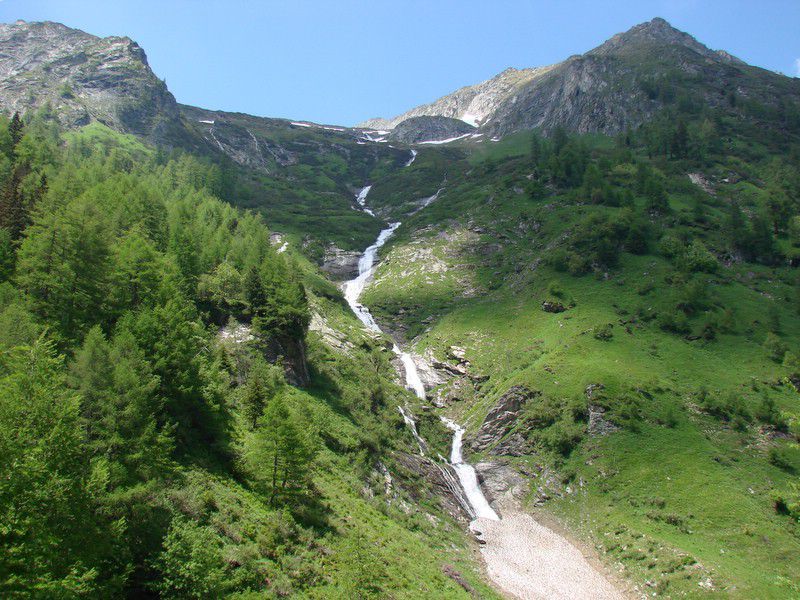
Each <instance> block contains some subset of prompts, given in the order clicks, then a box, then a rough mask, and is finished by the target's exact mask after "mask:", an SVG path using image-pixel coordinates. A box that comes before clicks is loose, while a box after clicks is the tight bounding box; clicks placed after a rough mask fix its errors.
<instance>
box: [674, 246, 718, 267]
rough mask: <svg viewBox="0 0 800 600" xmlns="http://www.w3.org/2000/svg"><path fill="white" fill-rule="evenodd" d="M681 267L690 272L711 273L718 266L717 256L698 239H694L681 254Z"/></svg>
mask: <svg viewBox="0 0 800 600" xmlns="http://www.w3.org/2000/svg"><path fill="white" fill-rule="evenodd" d="M682 263H683V267H684V269H686V270H687V271H689V272H691V273H698V272H703V273H713V272H715V271H716V270H717V267H719V263H718V262H717V257H716V256H714V255H713V254H711V252H709V251H708V249H707V248H706V247H705V244H703V242H701V241H700V240H694V241H693V242H692V243H691V245H690V246H689V247H688V248H687V249H686V253H685V254H684V256H683V261H682Z"/></svg>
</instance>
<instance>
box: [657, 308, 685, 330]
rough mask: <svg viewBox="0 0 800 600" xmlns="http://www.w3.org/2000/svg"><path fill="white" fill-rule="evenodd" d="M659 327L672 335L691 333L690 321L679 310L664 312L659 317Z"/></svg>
mask: <svg viewBox="0 0 800 600" xmlns="http://www.w3.org/2000/svg"><path fill="white" fill-rule="evenodd" d="M658 326H659V327H660V328H661V329H663V330H664V331H669V332H671V333H678V334H685V333H689V331H690V329H689V319H687V318H686V315H685V314H684V313H683V312H681V311H678V310H673V311H666V312H662V313H660V314H659V315H658Z"/></svg>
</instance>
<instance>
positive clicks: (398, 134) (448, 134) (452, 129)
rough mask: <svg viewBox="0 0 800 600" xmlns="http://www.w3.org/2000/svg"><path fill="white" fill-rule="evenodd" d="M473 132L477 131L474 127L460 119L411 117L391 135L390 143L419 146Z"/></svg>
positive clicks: (400, 124)
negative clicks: (420, 143) (421, 143)
mask: <svg viewBox="0 0 800 600" xmlns="http://www.w3.org/2000/svg"><path fill="white" fill-rule="evenodd" d="M473 131H475V127H474V126H473V125H469V124H467V123H465V122H464V121H461V120H459V119H451V118H450V117H441V116H434V117H429V116H423V117H411V118H410V119H406V120H405V121H403V122H401V123H399V124H398V125H397V127H395V128H394V130H392V132H391V133H390V134H389V141H392V142H400V143H403V144H417V143H419V142H431V141H441V140H450V139H453V138H457V137H460V136H462V135H465V134H468V133H472V132H473Z"/></svg>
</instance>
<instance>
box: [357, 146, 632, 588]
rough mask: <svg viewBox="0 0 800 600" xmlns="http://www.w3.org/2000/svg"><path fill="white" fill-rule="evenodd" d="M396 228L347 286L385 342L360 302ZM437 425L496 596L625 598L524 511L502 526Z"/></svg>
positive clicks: (414, 377) (456, 447)
mask: <svg viewBox="0 0 800 600" xmlns="http://www.w3.org/2000/svg"><path fill="white" fill-rule="evenodd" d="M411 152H412V156H411V158H410V160H409V161H408V163H407V164H406V166H410V165H411V164H412V163H413V162H414V159H415V158H416V155H417V153H416V152H415V151H413V150H412V151H411ZM370 188H371V186H365V187H364V188H362V189H361V190H360V191H359V192H358V194H357V195H356V202H357V203H358V205H359V207H360V208H361V209H362V210H364V211H365V212H367V213H369V214H373V213H372V211H371V210H370V209H369V207H368V206H367V203H366V201H367V195H368V194H369V191H370ZM440 191H441V190H440ZM438 195H439V193H438V192H437V193H436V194H435V195H434V196H432V197H431V198H430V199H427V200H428V203H430V202H432V201H434V200H435V199H436V198H437V197H438ZM399 226H400V223H399V222H397V223H391V224H390V225H389V226H388V227H387V228H386V229H384V230H382V231H381V232H380V234H379V235H378V238H377V239H376V240H375V243H373V244H372V245H371V246H369V247H368V248H367V249H366V250H365V251H364V253H363V255H362V256H361V257H360V259H359V261H358V276H357V277H355V278H354V279H350V280H349V281H346V282H345V283H344V296H345V299H346V300H347V303H348V304H349V306H350V308H351V309H352V310H353V312H354V313H355V315H356V316H357V317H358V318H359V320H360V321H361V322H362V323H363V324H364V326H365V327H367V328H368V329H369V330H371V331H373V332H375V333H380V334H384V335H385V332H383V331H382V330H381V328H380V327H379V326H378V324H377V323H376V322H375V319H374V317H373V316H372V314H371V313H370V311H369V309H368V308H367V307H365V306H364V305H363V304H361V303H360V302H359V298H360V297H361V294H362V292H363V291H364V288H365V287H366V285H367V283H368V281H369V280H370V278H371V277H372V276H373V274H374V272H375V268H376V259H377V256H378V252H379V250H380V249H381V247H382V246H383V245H384V244H385V243H386V242H387V241H388V240H389V238H390V237H391V236H392V235H393V234H394V232H395V231H396V230H397V228H398V227H399ZM392 351H393V352H394V353H395V355H397V357H398V358H399V359H400V362H401V363H402V365H403V373H402V374H401V375H402V376H403V377H404V378H405V384H406V387H407V388H408V389H409V390H411V391H413V392H414V393H415V394H416V396H417V397H418V398H420V399H423V400H424V399H425V397H426V395H425V387H424V385H423V383H422V379H421V377H420V374H419V371H418V370H417V365H416V364H415V362H414V359H413V358H412V356H411V354H410V353H408V352H405V351H404V350H403V349H401V348H400V346H399V345H398V343H397V342H396V341H393V343H392ZM397 408H398V410H399V411H400V414H401V415H402V416H403V420H404V421H405V423H406V425H407V426H408V429H409V430H410V432H411V434H412V436H413V437H414V440H415V441H416V443H417V446H418V447H419V453H420V455H422V456H424V455H425V453H426V452H428V451H429V446H428V444H427V443H426V442H425V440H424V439H423V438H422V437H421V436H420V435H419V432H418V431H417V427H416V421H415V419H414V415H413V414H412V412H411V410H410V409H409V407H408V406H407V405H406V406H398V407H397ZM442 422H443V423H444V424H445V425H446V426H447V427H448V428H449V429H450V430H451V431H453V444H452V448H451V452H450V457H449V460H448V459H445V458H444V457H442V456H439V457H438V458H439V461H438V462H435V465H436V467H437V468H438V470H439V471H440V473H441V476H442V480H443V481H444V482H445V484H446V486H447V488H448V489H449V491H450V492H451V493H452V494H453V496H454V497H455V499H456V500H457V501H458V503H459V504H460V505H461V507H462V508H463V509H464V511H465V512H466V514H467V515H469V517H470V530H471V531H472V532H473V533H474V534H475V536H476V538H477V539H478V540H479V542H480V543H481V556H482V557H483V561H484V564H485V567H486V572H487V574H488V575H489V578H490V579H491V580H492V581H493V582H494V584H495V585H496V586H497V587H498V588H499V589H501V590H502V591H503V592H504V593H505V594H506V595H508V596H509V597H512V598H520V599H524V600H527V599H532V600H543V599H548V600H553V599H563V600H567V599H570V600H572V599H584V598H585V599H590V598H591V599H598V600H621V599H622V598H624V597H625V596H624V595H623V594H621V593H620V591H619V588H618V587H617V586H615V585H614V584H613V583H611V581H610V580H609V579H608V578H607V577H606V575H605V573H604V572H603V570H602V569H599V568H597V567H596V566H595V565H594V564H591V563H590V562H589V561H588V560H587V559H586V557H585V556H584V554H583V553H582V552H581V551H580V550H579V549H578V548H577V547H576V546H575V545H573V544H572V543H571V542H570V541H569V540H567V539H566V538H565V537H563V536H562V535H560V534H558V533H556V532H555V531H553V530H552V529H550V528H548V527H546V526H544V525H543V524H541V523H539V522H538V521H536V520H535V519H534V518H533V517H532V516H531V515H530V514H528V513H527V512H525V511H523V510H521V509H520V507H519V506H518V504H517V503H516V502H515V501H513V500H511V501H508V500H506V501H504V502H501V504H502V506H501V508H502V514H503V518H502V519H501V518H500V516H498V514H497V512H495V510H494V508H492V506H491V505H490V504H489V502H488V501H487V500H486V497H485V496H484V494H483V491H482V490H481V486H480V483H479V480H478V476H477V473H476V471H475V469H474V467H473V466H472V465H470V464H469V463H466V462H464V460H463V457H462V451H461V447H462V439H463V436H464V432H465V431H464V428H463V427H462V426H460V425H459V424H457V423H455V422H453V421H451V420H449V419H445V418H444V417H442ZM454 474H455V476H454Z"/></svg>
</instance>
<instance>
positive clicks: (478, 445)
mask: <svg viewBox="0 0 800 600" xmlns="http://www.w3.org/2000/svg"><path fill="white" fill-rule="evenodd" d="M538 394H539V392H535V391H533V390H530V389H528V388H527V387H525V386H521V385H515V386H513V387H511V388H509V390H508V391H507V392H506V393H505V394H503V395H502V396H501V397H500V399H499V400H498V401H497V403H496V404H495V405H494V408H492V410H490V411H489V414H488V415H486V419H484V421H483V424H482V425H481V428H480V429H479V430H478V432H477V434H476V435H475V439H474V440H473V441H472V443H471V445H470V446H471V448H472V449H473V450H474V451H476V452H480V451H482V450H485V449H486V448H488V447H490V446H492V445H494V444H497V443H498V442H499V441H500V440H501V439H502V438H503V436H505V435H506V434H507V433H508V432H509V430H510V429H511V428H512V427H513V426H514V425H515V424H516V422H517V418H518V416H519V412H520V409H521V408H522V405H523V404H525V402H527V401H528V400H529V399H530V398H533V397H534V396H536V395H538ZM520 450H521V449H520Z"/></svg>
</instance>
